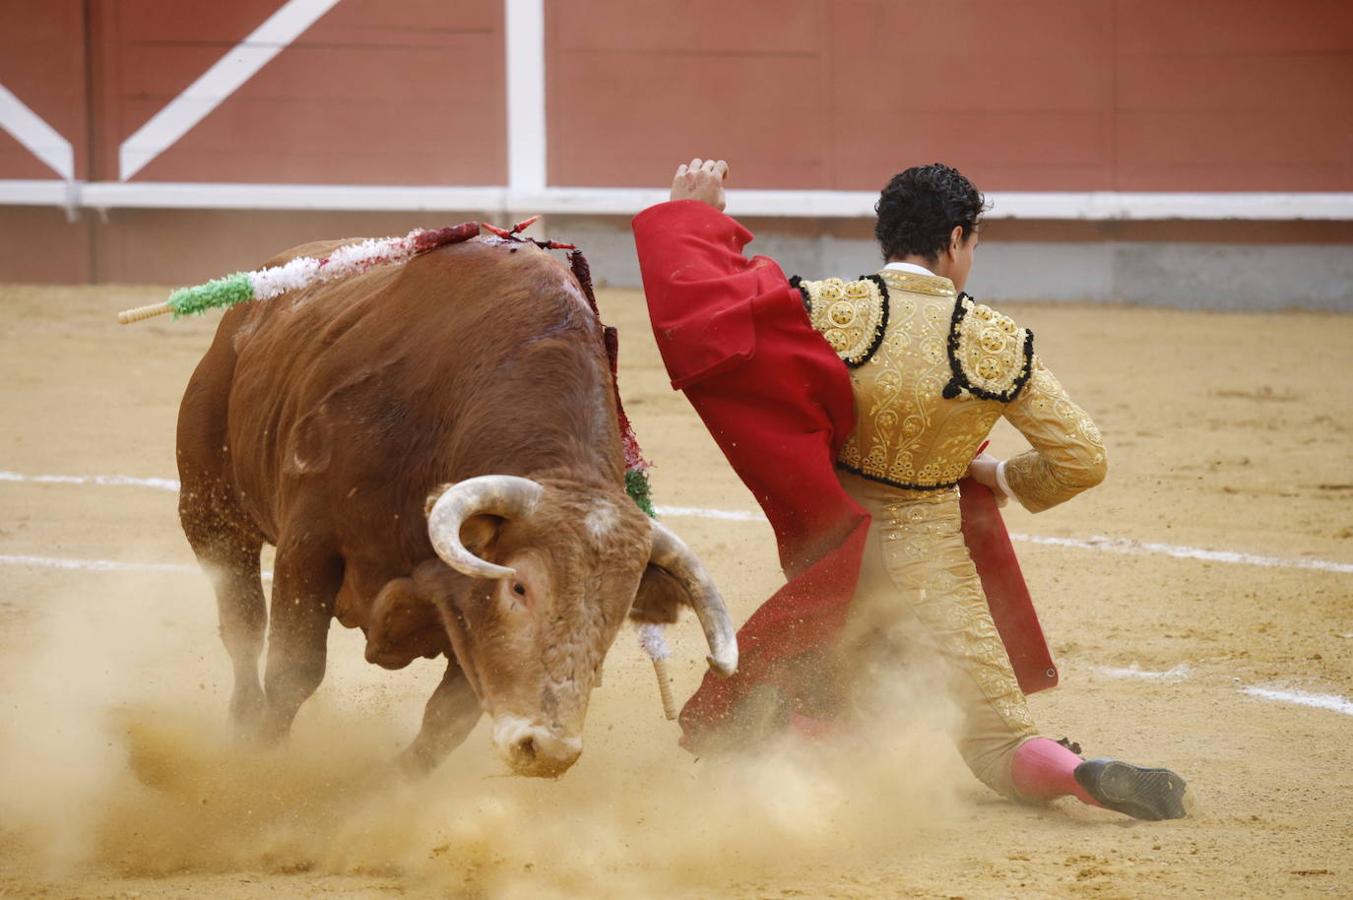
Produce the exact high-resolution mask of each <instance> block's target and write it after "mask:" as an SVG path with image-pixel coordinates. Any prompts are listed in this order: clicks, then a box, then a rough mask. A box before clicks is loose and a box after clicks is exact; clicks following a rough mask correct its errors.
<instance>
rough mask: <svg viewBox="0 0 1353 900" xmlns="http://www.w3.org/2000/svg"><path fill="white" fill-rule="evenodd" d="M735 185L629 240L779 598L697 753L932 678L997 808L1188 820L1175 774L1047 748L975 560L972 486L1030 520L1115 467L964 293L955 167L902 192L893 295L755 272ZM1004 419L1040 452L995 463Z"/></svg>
mask: <svg viewBox="0 0 1353 900" xmlns="http://www.w3.org/2000/svg"><path fill="white" fill-rule="evenodd" d="M727 173H728V168H727V165H726V164H725V163H724V162H722V161H716V160H700V159H695V160H692V161H691V162H690V163H689V164H686V165H682V166H681V167H680V168H678V169H677V172H676V176H675V179H674V181H673V184H672V191H671V199H670V201H669V202H667V203H661V204H658V205H656V206H653V207H650V208H649V209H646V210H644V211H643V212H641V213H640V214H639V215H638V216H637V217H636V218H635V220H634V223H633V227H634V234H635V240H636V244H637V249H638V255H639V262H640V268H641V271H642V275H643V282H644V290H645V293H646V296H647V301H648V304H649V311H650V316H651V319H652V324H653V329H654V333H655V335H656V337H657V341H658V346H659V348H660V350H661V352H662V355H663V360H664V362H665V364H666V366H667V369H668V372H669V374H670V375H671V378H672V384H673V387H674V388H676V389H680V390H683V391H684V392H685V393H686V395H687V397H688V399H689V400H690V401H691V403H692V405H693V406H694V407H695V409H696V411H697V413H698V414H699V415H700V416H701V418H702V420H703V421H704V423H705V424H706V426H707V427H708V428H709V430H710V432H711V434H712V435H713V436H714V438H715V440H716V441H717V442H718V443H719V446H720V448H721V449H722V450H723V451H724V453H725V455H726V456H727V457H728V459H729V461H730V463H731V464H732V465H733V467H734V469H735V470H736V472H737V473H738V475H739V477H741V478H742V480H743V481H744V482H745V483H746V484H747V486H748V487H749V488H750V489H751V490H752V492H753V494H754V495H755V496H756V498H757V500H758V502H759V503H760V504H761V506H762V508H763V509H764V510H765V512H766V514H767V518H768V519H769V520H770V522H771V525H772V527H773V528H774V530H775V533H776V538H777V543H778V547H779V551H780V561H781V565H782V567H783V569H784V570H785V574H786V576H787V578H788V582H787V584H786V585H785V586H784V588H782V589H781V590H780V591H779V592H777V593H776V594H775V596H773V597H772V598H771V599H770V600H768V601H767V602H766V603H765V604H764V605H763V606H762V607H761V608H759V609H758V610H757V611H756V612H755V613H754V614H753V615H752V617H751V618H750V619H749V620H748V621H747V623H746V624H745V625H744V627H743V629H742V631H740V632H739V634H738V639H739V644H740V647H741V648H742V665H741V668H740V671H739V673H738V674H737V675H736V676H735V677H734V678H732V679H729V680H727V681H718V680H714V679H710V678H706V680H705V683H704V684H703V685H702V686H701V688H700V690H699V691H697V692H696V694H695V695H694V696H693V697H692V698H691V699H690V701H689V702H688V703H687V704H686V706H685V708H684V709H683V711H682V715H681V724H682V728H683V732H684V737H683V743H684V744H685V746H687V748H688V749H692V750H696V751H699V752H705V751H706V750H707V749H712V748H715V747H718V746H721V745H724V744H728V743H740V742H745V741H747V740H754V739H756V738H758V737H764V736H766V735H767V734H768V733H775V732H777V731H778V730H780V729H783V728H785V727H790V728H793V727H795V726H796V725H797V726H798V727H799V730H805V729H809V728H813V727H816V726H815V725H814V724H812V723H818V722H821V721H822V720H824V719H826V720H831V719H840V718H848V717H849V715H850V712H851V710H857V711H858V709H859V703H858V701H857V700H856V698H857V697H859V696H860V695H861V693H862V691H861V688H862V682H868V680H869V676H868V674H867V673H876V672H878V671H880V670H881V668H882V667H884V666H885V665H886V664H888V662H889V660H890V659H892V658H893V657H895V656H898V655H902V656H905V657H906V658H908V659H909V660H915V659H918V658H926V657H928V658H931V659H933V660H936V661H937V662H938V663H939V664H940V665H941V666H942V667H943V670H944V672H945V673H946V675H945V680H946V682H947V684H948V687H949V691H950V695H951V696H952V697H953V699H954V700H955V701H956V702H957V704H958V706H959V707H960V709H961V711H962V714H963V724H962V726H961V729H960V734H959V736H958V748H959V750H960V752H961V754H962V756H963V758H964V760H965V761H966V763H967V764H968V766H969V768H970V769H971V770H972V772H973V773H974V774H975V775H976V776H977V777H978V778H979V779H980V780H981V781H982V782H984V783H985V784H987V785H988V786H990V787H991V788H993V789H994V790H996V791H997V792H999V793H1001V794H1002V795H1004V796H1007V797H1011V798H1015V799H1018V800H1022V801H1026V802H1044V801H1049V800H1052V799H1054V798H1057V797H1061V796H1066V795H1072V796H1075V797H1076V798H1078V799H1079V800H1081V801H1082V802H1084V803H1087V804H1091V805H1095V806H1101V807H1106V808H1108V809H1112V810H1116V811H1118V812H1121V813H1125V814H1127V815H1130V816H1134V817H1137V818H1140V819H1173V818H1180V817H1182V816H1183V815H1184V814H1185V804H1184V799H1185V782H1184V780H1183V779H1182V778H1180V777H1179V776H1178V775H1176V774H1175V773H1173V772H1171V771H1169V770H1167V769H1160V768H1145V767H1140V766H1136V765H1132V764H1129V763H1126V762H1122V761H1118V760H1113V759H1090V760H1085V759H1082V758H1081V757H1080V756H1079V755H1078V753H1077V752H1075V751H1073V749H1072V747H1073V746H1074V745H1070V744H1069V742H1065V741H1063V742H1058V741H1054V740H1051V739H1049V738H1046V737H1042V736H1040V735H1039V733H1038V731H1037V730H1036V728H1035V725H1034V722H1033V719H1032V717H1031V716H1030V714H1029V709H1028V706H1027V703H1026V700H1025V694H1024V691H1023V690H1021V686H1020V683H1019V682H1018V681H1017V679H1016V675H1015V672H1014V670H1013V669H1012V665H1011V660H1010V656H1009V655H1008V654H1007V648H1006V647H1005V646H1003V644H1002V640H1001V637H1000V635H999V634H998V632H997V629H996V627H995V625H994V623H993V619H992V615H991V612H990V611H989V609H988V604H987V598H986V596H985V595H984V593H983V584H982V581H980V580H979V576H978V571H977V569H976V567H975V566H974V563H973V559H972V556H971V555H970V553H969V550H968V547H967V546H965V543H964V540H963V536H962V533H961V522H960V498H959V490H958V487H957V486H958V483H959V482H960V480H962V479H964V478H965V477H967V478H970V479H972V480H973V481H975V482H976V483H978V484H981V485H984V486H986V487H987V488H990V489H991V490H992V491H993V492H994V493H995V494H996V495H997V496H999V497H1002V498H1010V497H1013V498H1014V499H1015V500H1016V501H1018V502H1019V503H1020V504H1021V505H1023V506H1024V507H1025V508H1026V509H1029V510H1031V511H1034V512H1039V511H1042V510H1046V509H1049V508H1051V507H1053V506H1056V505H1057V504H1060V503H1063V502H1065V501H1066V500H1068V499H1070V498H1071V497H1073V496H1075V495H1076V494H1078V493H1080V492H1081V491H1083V490H1085V489H1087V488H1090V487H1092V486H1094V485H1096V484H1098V483H1099V482H1100V481H1101V480H1102V479H1103V478H1104V475H1105V472H1106V467H1107V457H1106V454H1105V449H1104V442H1103V439H1102V438H1101V436H1100V432H1099V430H1098V429H1097V428H1096V426H1095V424H1094V422H1093V421H1092V420H1091V418H1090V417H1089V416H1088V415H1087V414H1086V413H1085V411H1084V410H1082V409H1081V408H1080V407H1079V406H1078V405H1077V404H1076V403H1075V402H1073V401H1072V400H1071V398H1070V397H1069V396H1068V394H1067V392H1066V391H1065V390H1064V389H1063V387H1062V385H1061V384H1060V383H1059V382H1058V380H1057V379H1056V378H1055V377H1054V376H1053V374H1052V372H1051V371H1050V370H1049V369H1048V367H1047V366H1046V365H1045V364H1044V363H1043V361H1042V360H1041V359H1040V358H1039V356H1038V355H1037V354H1036V353H1035V352H1034V344H1033V335H1032V334H1031V333H1030V332H1029V331H1028V330H1027V329H1025V328H1022V327H1020V326H1019V325H1017V324H1016V323H1015V322H1014V321H1013V320H1012V319H1011V318H1010V317H1008V316H1006V315H1003V314H1001V313H999V312H997V311H996V310H994V309H992V308H990V307H989V306H986V305H983V304H980V303H977V302H975V301H974V300H973V299H972V298H971V297H969V296H968V295H967V294H965V293H963V287H964V285H965V282H966V280H967V277H968V273H969V271H970V269H971V267H972V263H973V253H974V250H975V249H976V246H977V243H978V231H979V226H980V222H981V214H982V212H983V209H984V199H983V197H982V195H981V194H980V193H979V192H978V190H977V189H976V188H975V187H974V186H973V184H972V183H971V182H970V181H969V180H968V179H967V178H965V177H964V176H963V175H962V174H960V173H959V172H958V171H956V170H954V169H952V168H950V167H948V166H945V165H941V164H934V165H927V166H918V167H915V168H910V169H907V170H906V171H904V172H902V173H900V174H898V175H897V176H895V177H894V178H893V179H892V180H891V181H890V182H889V183H888V185H887V186H886V187H885V188H884V190H883V192H882V194H881V196H880V198H879V201H878V205H877V207H876V211H877V213H878V219H877V223H876V227H875V236H876V237H877V238H878V240H879V243H880V246H881V249H882V254H883V257H884V259H885V260H886V262H885V265H884V266H883V267H882V269H881V270H880V271H878V272H877V273H875V274H872V275H868V276H865V277H862V278H859V279H857V280H852V281H845V280H841V279H836V278H830V279H827V280H824V281H803V280H799V279H797V278H796V279H793V280H791V279H789V278H786V277H785V275H784V273H783V272H782V270H781V269H780V267H779V266H778V265H777V264H776V263H775V262H774V261H772V260H770V259H767V258H765V257H754V258H752V259H748V258H746V257H745V256H744V255H743V252H742V251H743V247H744V246H745V245H746V244H747V243H748V242H749V241H750V240H751V239H752V235H751V234H750V233H749V232H748V231H747V230H746V229H745V228H743V227H742V226H741V225H740V224H739V223H738V222H736V221H735V220H733V219H732V218H730V217H728V216H726V215H724V213H723V212H722V210H723V207H724V193H723V185H724V181H725V179H726V177H727ZM1002 417H1004V418H1005V419H1006V420H1007V421H1009V422H1010V423H1011V424H1012V425H1014V426H1015V427H1016V428H1017V429H1018V430H1019V431H1020V432H1021V433H1022V434H1023V435H1024V437H1025V438H1026V439H1028V441H1029V443H1030V444H1031V447H1032V449H1030V450H1029V451H1027V452H1025V453H1022V454H1020V455H1018V456H1015V457H1014V458H1012V459H1009V460H1004V461H1001V460H996V459H994V458H993V457H991V456H989V455H986V454H984V453H980V447H981V446H982V445H983V442H984V440H985V439H986V437H987V435H988V433H989V432H990V430H991V428H992V426H993V425H994V424H995V423H996V421H997V420H998V419H1000V418H1002ZM979 454H980V455H979ZM1002 533H1003V532H1002ZM863 686H864V687H867V684H865V685H863ZM802 723H809V724H807V725H804V724H802ZM1078 749H1079V748H1076V750H1078Z"/></svg>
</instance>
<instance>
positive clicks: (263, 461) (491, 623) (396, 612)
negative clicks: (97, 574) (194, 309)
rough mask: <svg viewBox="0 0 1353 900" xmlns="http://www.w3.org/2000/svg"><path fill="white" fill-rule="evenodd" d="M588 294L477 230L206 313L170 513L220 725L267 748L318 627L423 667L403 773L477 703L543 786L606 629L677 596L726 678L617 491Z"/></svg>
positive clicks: (553, 263) (612, 406)
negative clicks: (199, 613) (202, 631)
mask: <svg viewBox="0 0 1353 900" xmlns="http://www.w3.org/2000/svg"><path fill="white" fill-rule="evenodd" d="M342 243H343V242H331V243H323V244H309V245H304V246H301V247H297V248H295V249H293V250H291V251H288V252H287V253H284V254H282V255H281V256H279V257H277V258H276V259H274V260H272V261H271V262H270V265H281V264H282V263H284V262H286V261H287V260H289V259H292V258H294V257H296V256H324V255H326V254H327V253H328V252H330V251H332V250H333V249H335V248H336V247H338V246H341V245H342ZM589 300H590V284H584V283H583V282H580V280H579V278H578V277H577V275H576V274H575V271H574V270H572V269H570V267H568V266H566V265H565V264H564V263H563V262H562V261H561V260H559V259H557V258H556V257H555V256H554V255H552V254H551V253H550V252H548V250H546V249H542V248H541V247H540V246H537V245H536V244H535V243H533V242H529V241H521V240H518V239H515V238H513V237H511V236H509V237H507V238H504V237H488V236H486V237H475V238H474V239H472V240H468V241H464V242H460V243H453V244H450V245H448V246H443V247H440V248H439V249H436V250H434V251H432V252H429V253H425V254H423V255H421V256H417V257H415V258H414V259H412V260H411V261H409V262H407V263H405V264H403V265H386V266H379V267H375V268H372V269H370V270H368V271H366V272H363V273H361V274H358V275H355V276H353V277H350V278H347V279H344V280H342V281H336V282H330V283H327V284H319V285H313V286H311V287H308V288H305V289H300V290H296V291H293V292H291V293H289V294H286V295H283V296H282V297H279V298H277V299H275V300H271V301H268V302H259V303H251V304H244V305H242V306H238V307H235V308H233V309H232V310H230V311H229V312H227V313H226V315H225V316H224V318H223V319H222V320H221V323H220V326H219V327H218V329H217V332H216V336H215V339H214V341H213V343H212V344H211V346H210V348H209V349H208V351H207V353H206V354H205V356H204V357H203V359H202V361H201V362H200V364H199V365H198V367H197V369H196V370H195V372H194V373H193V375H192V378H191V379H190V381H189V383H188V386H187V390H186V392H185V394H184V397H183V402H182V405H181V407H180V413H179V419H178V437H177V444H178V467H179V475H180V479H181V481H182V493H181V495H180V502H179V516H180V520H181V522H182V525H183V530H184V533H185V535H186V536H187V538H188V541H189V543H190V544H191V545H192V548H193V551H194V552H195V554H196V555H197V558H198V560H199V562H200V564H201V565H202V567H203V569H204V570H205V571H206V572H207V573H208V575H209V577H210V578H211V580H212V582H213V587H214V590H215V594H216V600H217V606H218V612H219V617H220V633H221V638H222V641H223V643H224V644H225V647H226V650H227V652H228V653H229V656H230V658H231V660H232V663H233V666H234V690H233V692H232V695H231V699H230V717H231V720H232V721H233V722H234V723H235V724H236V725H237V726H238V727H240V728H241V729H243V730H245V731H247V732H249V733H252V734H255V735H257V736H258V737H260V738H261V739H263V740H265V741H276V740H279V739H281V738H283V737H284V736H285V735H286V734H287V733H288V732H289V730H290V728H291V724H292V721H293V719H294V717H295V715H296V712H297V710H298V709H299V707H300V706H301V704H302V703H303V702H304V701H305V700H306V699H307V698H308V697H309V696H310V695H311V694H312V693H313V692H314V691H315V689H316V688H317V687H318V686H319V684H320V682H321V680H322V679H323V677H324V670H325V663H326V652H327V649H326V644H327V636H328V632H329V627H330V620H331V619H334V618H337V619H338V621H339V622H340V623H342V624H343V625H344V626H346V627H348V628H361V629H362V630H363V632H364V633H365V635H366V658H367V660H368V661H369V662H372V663H376V664H378V665H380V666H383V667H386V668H389V669H399V668H402V667H404V666H406V665H408V664H409V663H410V662H411V661H413V660H414V659H417V658H420V657H430V658H435V657H438V656H445V657H446V660H447V663H446V670H445V673H444V674H443V676H442V679H441V682H440V684H439V685H438V686H437V688H436V689H435V690H434V692H433V694H432V696H431V698H430V699H429V700H428V702H427V706H426V709H425V711H424V715H423V721H422V727H421V729H420V731H419V732H418V735H417V737H416V738H415V739H414V740H413V742H412V744H410V745H409V746H408V748H407V749H406V750H405V751H404V752H403V754H402V757H401V760H402V761H403V762H404V763H405V764H406V765H407V766H409V767H411V768H413V769H416V770H428V769H430V768H432V767H433V766H435V765H436V764H437V763H438V762H440V761H441V760H442V759H443V758H444V757H445V756H446V755H447V754H448V753H449V752H450V751H451V750H452V749H454V748H455V747H456V746H457V745H459V744H460V743H461V742H462V741H463V740H464V739H465V737H466V736H467V735H468V734H469V733H470V731H471V730H472V728H473V727H474V725H475V723H476V722H477V721H478V719H479V718H480V716H481V714H482V713H487V714H488V715H489V716H490V717H491V719H492V722H493V741H494V744H495V745H496V747H497V749H498V751H499V752H500V753H501V754H502V755H503V756H504V758H505V759H506V761H507V763H508V764H509V766H510V767H511V768H512V770H514V771H515V772H517V773H519V774H523V775H544V776H551V775H558V774H560V773H562V772H563V771H564V770H566V769H567V768H568V767H569V766H570V765H572V764H573V762H574V761H575V760H576V759H577V758H578V756H579V754H580V753H581V751H582V729H583V722H584V718H585V715H586V712H587V705H588V699H589V696H590V694H591V691H592V688H593V686H594V685H595V683H596V681H597V679H598V678H599V674H600V666H601V663H602V660H603V657H604V655H605V653H606V650H607V648H609V646H610V645H611V643H612V642H613V640H614V639H615V637H616V634H617V633H618V631H619V630H620V628H621V626H622V624H623V623H624V622H625V621H626V618H627V617H628V618H629V619H632V620H636V621H642V622H671V621H674V620H675V618H676V615H677V611H678V608H679V607H680V606H681V605H688V606H690V607H692V608H693V609H694V611H695V613H696V615H697V617H698V618H699V621H700V623H701V625H702V627H703V629H704V632H705V635H706V638H707V639H708V642H709V646H710V654H709V662H710V665H711V666H712V667H714V668H716V669H717V670H719V671H721V672H723V673H725V674H727V673H730V672H731V671H732V670H733V669H734V668H735V667H736V665H737V646H736V643H735V640H734V637H733V630H732V627H731V624H730V622H729V618H728V613H727V610H726V609H725V607H724V603H723V600H722V598H721V597H720V595H719V592H718V590H717V589H716V588H715V586H714V584H713V582H712V581H711V579H710V577H709V575H708V573H707V572H706V570H705V569H704V567H703V566H702V565H701V563H700V562H699V560H698V559H697V558H696V557H695V556H694V555H693V554H692V553H691V551H690V550H689V549H688V548H687V547H686V546H685V545H684V544H683V543H682V541H681V540H680V538H678V537H677V536H676V535H675V534H673V533H672V532H671V531H670V530H668V529H667V528H666V527H664V526H663V525H661V524H659V523H657V522H656V521H653V520H650V519H649V518H648V517H647V516H645V515H644V514H643V513H642V512H641V511H640V510H639V509H638V508H637V507H636V505H635V504H634V502H633V501H632V500H631V499H630V498H629V496H628V495H627V494H626V491H625V460H624V454H623V449H622V441H621V433H620V428H619V425H618V423H617V398H616V395H615V390H614V382H613V377H612V373H611V367H610V364H609V362H608V358H607V354H606V349H605V346H604V342H603V337H602V335H603V332H602V326H601V323H600V322H599V320H598V318H597V316H596V314H595V305H594V304H592V303H590V302H589ZM265 543H266V544H271V545H273V546H274V547H275V548H276V554H275V561H274V577H273V585H272V593H271V608H270V610H269V607H268V605H267V604H266V603H265V599H264V593H263V588H262V583H261V576H260V558H261V557H260V554H261V549H262V546H263V545H264V544H265ZM265 631H266V633H267V639H268V640H267V659H266V663H265V666H264V677H263V680H262V683H260V680H259V659H260V657H261V655H262V652H263V646H264V636H265Z"/></svg>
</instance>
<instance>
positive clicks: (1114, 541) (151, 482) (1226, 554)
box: [0, 471, 1353, 574]
mask: <svg viewBox="0 0 1353 900" xmlns="http://www.w3.org/2000/svg"><path fill="white" fill-rule="evenodd" d="M4 481H9V482H19V483H25V484H95V485H112V486H127V487H145V488H152V489H154V490H160V491H177V490H178V489H179V483H178V482H177V481H174V480H173V479H170V478H138V477H134V476H130V475H22V474H20V473H18V472H9V471H0V482H4ZM655 511H656V512H657V514H658V515H659V516H670V517H672V518H675V519H715V520H719V521H724V522H765V521H766V517H765V516H764V515H762V513H761V512H760V511H759V510H742V509H709V508H706V507H700V506H659V507H656V508H655ZM1010 539H1011V540H1012V541H1019V542H1021V543H1026V544H1043V545H1045V546H1050V547H1068V548H1071V549H1075V550H1098V551H1101V552H1105V553H1119V554H1123V555H1127V556H1144V555H1155V556H1172V557H1174V558H1176V559H1197V560H1202V561H1203V562H1217V563H1226V564H1228V565H1244V566H1262V567H1265V568H1275V569H1313V570H1315V571H1319V572H1337V573H1340V574H1353V563H1343V562H1334V561H1332V560H1326V559H1289V558H1285V557H1281V556H1260V555H1258V554H1254V553H1239V552H1236V551H1233V550H1207V549H1204V548H1202V547H1187V546H1182V545H1179V544H1162V543H1158V542H1154V541H1135V540H1131V539H1129V538H1110V537H1104V536H1102V535H1093V536H1091V537H1088V538H1065V537H1048V536H1044V535H1037V534H1019V533H1017V532H1012V533H1011V535H1010Z"/></svg>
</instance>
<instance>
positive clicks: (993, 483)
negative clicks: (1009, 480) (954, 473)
mask: <svg viewBox="0 0 1353 900" xmlns="http://www.w3.org/2000/svg"><path fill="white" fill-rule="evenodd" d="M983 446H985V445H983ZM1000 465H1001V461H1000V460H999V459H997V458H996V457H994V456H992V455H991V454H990V453H979V454H977V457H976V458H975V459H973V461H972V462H970V463H969V464H968V477H969V478H971V479H972V480H973V481H976V482H977V483H978V484H982V485H986V486H987V487H989V488H991V492H992V493H993V494H995V495H996V505H997V506H1005V504H1006V501H1007V500H1008V499H1009V498H1008V497H1007V496H1006V493H1005V490H1004V488H1002V487H1001V483H1000V476H999V474H998V472H999V469H1000Z"/></svg>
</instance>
